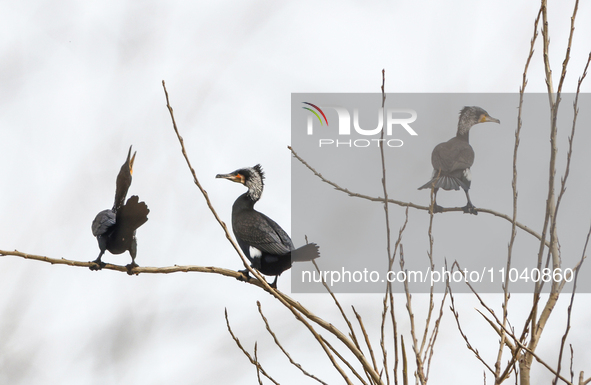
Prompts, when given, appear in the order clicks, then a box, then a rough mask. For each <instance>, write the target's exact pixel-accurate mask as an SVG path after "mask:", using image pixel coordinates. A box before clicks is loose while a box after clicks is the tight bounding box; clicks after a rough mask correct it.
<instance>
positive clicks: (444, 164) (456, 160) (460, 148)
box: [431, 138, 474, 172]
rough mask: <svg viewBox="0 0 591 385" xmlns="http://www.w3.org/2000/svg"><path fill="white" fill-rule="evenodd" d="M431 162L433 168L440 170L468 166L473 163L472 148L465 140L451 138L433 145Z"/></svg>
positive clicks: (445, 170)
mask: <svg viewBox="0 0 591 385" xmlns="http://www.w3.org/2000/svg"><path fill="white" fill-rule="evenodd" d="M431 163H432V164H433V169H434V170H441V171H442V172H452V171H455V170H463V169H466V168H470V167H471V166H472V164H474V150H473V149H472V146H470V144H469V143H468V142H466V141H465V140H461V139H457V138H452V139H450V140H448V141H447V142H443V143H440V144H438V145H437V146H435V148H434V149H433V153H432V154H431Z"/></svg>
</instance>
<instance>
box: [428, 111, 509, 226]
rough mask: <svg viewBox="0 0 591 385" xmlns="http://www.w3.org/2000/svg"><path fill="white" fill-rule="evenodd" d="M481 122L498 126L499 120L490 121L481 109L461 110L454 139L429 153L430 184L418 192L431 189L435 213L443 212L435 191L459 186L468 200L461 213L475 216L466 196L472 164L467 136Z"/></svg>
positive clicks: (467, 195)
mask: <svg viewBox="0 0 591 385" xmlns="http://www.w3.org/2000/svg"><path fill="white" fill-rule="evenodd" d="M484 122H494V123H501V121H500V120H499V119H495V118H491V117H490V115H489V114H488V112H486V111H485V110H483V109H482V108H480V107H464V108H463V109H462V111H461V112H460V119H459V122H458V132H457V134H456V136H455V137H453V138H451V139H450V140H448V141H447V142H443V143H439V144H438V145H437V146H435V148H434V149H433V153H432V154H431V163H432V164H433V176H432V178H431V180H430V181H429V182H427V183H425V184H424V185H422V186H421V187H419V190H421V189H424V188H431V187H433V188H434V192H433V193H434V195H435V197H434V205H433V212H434V213H440V212H442V211H443V208H442V207H441V206H439V205H438V204H437V190H439V189H440V188H442V189H444V190H459V189H460V187H461V188H462V189H463V190H464V192H465V193H466V199H467V200H468V203H466V206H464V207H462V209H463V210H464V213H465V214H474V215H478V211H476V208H475V207H474V205H473V204H472V202H471V201H470V195H469V194H468V190H469V189H470V183H471V180H472V176H471V174H470V167H471V166H472V164H473V163H474V150H473V149H472V146H470V143H469V141H468V137H469V134H470V128H472V126H474V125H475V124H478V123H484Z"/></svg>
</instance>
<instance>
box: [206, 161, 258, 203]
mask: <svg viewBox="0 0 591 385" xmlns="http://www.w3.org/2000/svg"><path fill="white" fill-rule="evenodd" d="M215 177H216V178H223V179H228V180H231V181H232V182H236V183H241V184H243V185H245V186H246V187H247V188H248V195H249V196H250V198H251V199H252V200H253V201H255V202H256V201H258V200H259V199H260V198H261V195H262V194H263V186H264V184H265V183H264V182H263V181H264V179H265V174H264V173H263V169H262V167H261V165H260V164H257V165H256V166H254V167H245V168H241V169H239V170H236V171H233V172H231V173H229V174H217V175H216V176H215Z"/></svg>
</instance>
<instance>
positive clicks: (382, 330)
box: [372, 69, 398, 385]
mask: <svg viewBox="0 0 591 385" xmlns="http://www.w3.org/2000/svg"><path fill="white" fill-rule="evenodd" d="M385 85H386V70H385V69H382V115H384V116H383V117H382V120H383V121H384V122H385V121H386V119H385V111H386V110H385V108H384V107H385V105H386V89H385ZM384 131H385V130H382V133H381V136H380V140H382V141H383V140H384ZM379 147H380V159H381V163H382V188H383V191H384V214H385V216H386V253H387V256H388V266H389V269H391V268H392V265H393V263H394V255H392V252H391V240H390V214H389V211H388V188H387V187H386V186H387V184H386V160H385V156H384V146H379ZM391 290H392V283H391V282H388V283H386V293H385V295H384V301H383V306H384V308H383V310H382V323H381V326H380V347H381V349H382V364H383V366H384V371H385V372H386V383H387V384H388V385H390V374H389V370H388V359H387V358H388V351H387V350H386V345H385V344H384V333H385V321H386V311H387V310H386V308H387V306H388V303H387V301H386V298H387V296H388V292H389V291H391ZM394 338H396V336H394ZM372 358H373V353H372ZM397 358H398V357H397V356H395V357H394V359H395V360H396V359H397ZM374 365H375V362H374ZM376 370H377V369H376Z"/></svg>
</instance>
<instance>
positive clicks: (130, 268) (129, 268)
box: [125, 262, 139, 275]
mask: <svg viewBox="0 0 591 385" xmlns="http://www.w3.org/2000/svg"><path fill="white" fill-rule="evenodd" d="M134 267H139V265H138V264H137V263H135V262H131V263H130V264H129V265H125V268H126V269H127V275H133V271H132V270H133V268H134Z"/></svg>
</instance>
